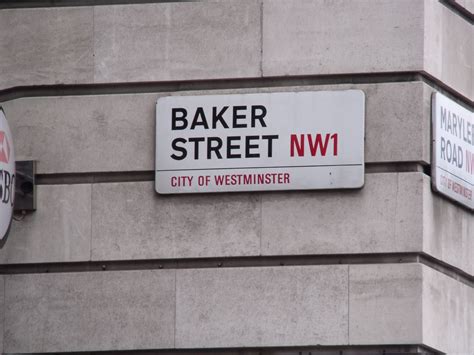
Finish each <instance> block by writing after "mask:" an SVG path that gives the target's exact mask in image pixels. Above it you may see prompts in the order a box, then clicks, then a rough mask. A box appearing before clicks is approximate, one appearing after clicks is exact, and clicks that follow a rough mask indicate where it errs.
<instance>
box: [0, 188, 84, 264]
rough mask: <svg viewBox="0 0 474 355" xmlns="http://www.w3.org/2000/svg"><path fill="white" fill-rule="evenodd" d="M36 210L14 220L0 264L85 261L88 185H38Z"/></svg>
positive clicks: (1, 252) (1, 253)
mask: <svg viewBox="0 0 474 355" xmlns="http://www.w3.org/2000/svg"><path fill="white" fill-rule="evenodd" d="M37 204H38V205H37V210H36V211H35V212H33V213H29V214H27V215H26V216H25V217H24V218H23V219H22V220H20V221H13V222H12V227H11V231H10V235H9V237H8V239H7V241H6V243H5V246H4V247H3V248H2V249H0V264H21V263H54V262H71V261H88V260H89V259H90V243H91V186H90V185H87V184H84V185H40V186H37Z"/></svg>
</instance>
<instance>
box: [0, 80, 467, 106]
mask: <svg viewBox="0 0 474 355" xmlns="http://www.w3.org/2000/svg"><path fill="white" fill-rule="evenodd" d="M404 82H423V83H425V84H427V85H428V86H430V87H432V88H433V89H435V90H437V91H439V92H441V93H442V94H444V95H446V96H448V97H450V98H451V99H452V100H454V101H456V102H457V103H459V104H460V105H462V106H464V107H466V108H467V109H469V110H473V109H474V102H473V101H472V100H471V99H470V98H468V97H466V96H464V95H462V94H460V93H459V92H457V91H456V90H454V89H452V88H451V87H449V86H448V85H446V84H444V83H443V82H441V81H439V80H437V79H435V78H434V77H432V76H430V75H429V74H427V73H424V72H395V73H392V72H387V73H356V74H334V75H309V76H308V75H306V76H291V77H261V78H250V79H216V80H190V81H161V82H136V83H113V84H87V85H86V84H80V85H41V86H18V87H13V88H9V89H5V90H0V103H1V102H5V101H10V100H15V99H19V98H25V97H45V96H46V97H48V96H81V95H119V94H144V93H159V92H179V91H202V90H226V89H256V88H277V87H286V86H314V85H343V84H382V83H404Z"/></svg>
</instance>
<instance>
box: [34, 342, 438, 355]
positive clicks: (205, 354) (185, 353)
mask: <svg viewBox="0 0 474 355" xmlns="http://www.w3.org/2000/svg"><path fill="white" fill-rule="evenodd" d="M34 354H35V355H47V354H49V355H52V354H63V353H34ZM67 354H69V355H134V354H137V355H151V354H159V355H191V354H192V355H213V354H214V355H389V354H399V355H402V354H403V355H435V354H439V352H437V351H435V350H433V349H430V348H429V347H427V346H423V345H417V344H405V345H385V346H379V345H372V346H370V345H369V346H361V345H349V346H317V347H292V348H290V347H288V348H287V347H285V348H278V347H275V348H243V349H240V348H238V349H233V348H232V349H205V350H203V349H179V350H159V349H157V350H134V351H92V352H69V353H67Z"/></svg>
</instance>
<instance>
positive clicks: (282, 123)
mask: <svg viewBox="0 0 474 355" xmlns="http://www.w3.org/2000/svg"><path fill="white" fill-rule="evenodd" d="M364 110H365V96H364V93H363V92H362V91H360V90H347V91H320V92H285V93H265V94H242V95H212V96H169V97H164V98H160V99H158V102H157V104H156V180H155V186H156V191H157V192H159V193H164V194H170V193H194V192H225V191H262V190H304V189H345V188H360V187H362V186H363V184H364V116H365V112H364Z"/></svg>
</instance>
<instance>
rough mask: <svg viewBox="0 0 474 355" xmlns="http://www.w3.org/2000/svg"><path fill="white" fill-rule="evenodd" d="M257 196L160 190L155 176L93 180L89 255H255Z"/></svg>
mask: <svg viewBox="0 0 474 355" xmlns="http://www.w3.org/2000/svg"><path fill="white" fill-rule="evenodd" d="M260 205H261V203H260V196H259V195H255V194H214V195H209V194H208V195H202V194H201V195H178V196H164V195H158V194H157V193H156V192H155V190H154V184H153V182H130V183H117V184H115V183H106V184H95V185H94V186H93V198H92V229H93V234H92V259H93V260H114V259H148V258H150V259H154V258H197V257H200V258H202V257H225V256H256V255H259V252H260V219H261V217H260Z"/></svg>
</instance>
